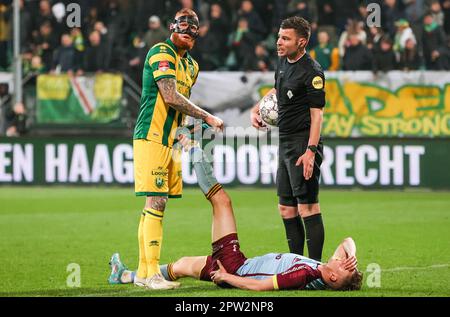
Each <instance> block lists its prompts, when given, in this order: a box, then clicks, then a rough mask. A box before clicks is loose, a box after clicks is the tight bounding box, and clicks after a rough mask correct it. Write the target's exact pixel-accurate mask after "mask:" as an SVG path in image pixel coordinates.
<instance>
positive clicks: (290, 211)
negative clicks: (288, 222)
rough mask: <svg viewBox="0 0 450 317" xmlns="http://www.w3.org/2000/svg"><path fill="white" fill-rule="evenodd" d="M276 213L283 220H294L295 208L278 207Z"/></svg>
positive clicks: (296, 211)
mask: <svg viewBox="0 0 450 317" xmlns="http://www.w3.org/2000/svg"><path fill="white" fill-rule="evenodd" d="M278 211H279V212H280V216H281V218H283V219H288V218H294V217H295V216H297V213H298V210H297V207H292V206H284V205H278Z"/></svg>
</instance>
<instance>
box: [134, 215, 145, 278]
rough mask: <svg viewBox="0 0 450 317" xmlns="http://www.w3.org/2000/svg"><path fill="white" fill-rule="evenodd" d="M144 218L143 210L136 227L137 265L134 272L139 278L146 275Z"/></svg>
mask: <svg viewBox="0 0 450 317" xmlns="http://www.w3.org/2000/svg"><path fill="white" fill-rule="evenodd" d="M144 219H145V212H143V213H142V215H141V220H140V221H139V229H138V240H139V266H138V269H137V272H136V276H137V277H140V278H146V277H147V261H146V258H145V243H144Z"/></svg>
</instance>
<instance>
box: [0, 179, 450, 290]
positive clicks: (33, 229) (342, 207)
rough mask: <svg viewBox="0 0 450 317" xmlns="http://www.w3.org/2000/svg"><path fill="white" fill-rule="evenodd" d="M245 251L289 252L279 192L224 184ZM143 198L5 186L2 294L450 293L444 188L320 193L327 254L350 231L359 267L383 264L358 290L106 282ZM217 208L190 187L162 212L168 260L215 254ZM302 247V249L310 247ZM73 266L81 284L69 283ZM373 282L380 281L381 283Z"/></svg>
mask: <svg viewBox="0 0 450 317" xmlns="http://www.w3.org/2000/svg"><path fill="white" fill-rule="evenodd" d="M228 192H229V194H230V196H231V197H232V200H233V206H234V210H235V214H236V218H237V224H238V231H239V237H240V243H241V248H242V251H243V252H244V254H245V255H246V256H247V257H252V256H257V255H263V254H265V253H269V252H287V251H288V249H287V242H286V241H285V237H284V227H283V224H282V221H281V219H280V217H279V215H278V211H277V207H276V205H277V198H276V196H275V190H273V189H228ZM143 203H144V200H143V198H136V197H134V193H133V191H132V189H124V188H94V187H91V188H74V187H72V188H65V187H52V188H42V187H39V188H36V187H0V232H1V240H0V255H1V269H0V281H1V282H0V296H177V297H183V296H217V297H224V296H236V297H241V296H450V219H449V217H450V194H449V193H448V192H401V191H392V192H380V191H377V192H366V191H357V192H355V191H329V190H323V191H322V192H321V207H322V212H323V218H324V223H325V248H324V258H328V257H329V256H330V255H331V254H332V253H333V251H334V248H335V247H336V246H337V245H338V243H339V242H340V241H341V240H342V238H344V237H346V236H352V237H353V238H354V239H355V241H356V244H357V247H358V252H357V255H358V259H359V268H360V269H361V270H362V271H366V269H367V267H368V266H369V264H371V263H376V264H377V265H379V266H380V268H381V274H380V277H381V278H380V285H379V286H380V287H369V286H368V285H372V286H373V284H374V282H376V281H377V280H376V278H375V276H374V275H373V274H372V273H373V272H365V278H364V284H363V289H362V290H361V291H357V292H333V291H283V292H276V291H274V292H264V293H258V292H250V291H242V290H236V289H220V288H218V287H216V286H215V285H214V284H213V283H208V282H202V281H196V280H194V279H184V280H181V282H182V287H181V288H180V289H178V290H174V291H164V292H157V293H156V292H150V291H147V290H144V289H140V288H136V287H134V286H133V285H116V286H111V285H108V284H107V281H106V280H107V277H108V275H109V266H108V261H109V258H110V256H111V254H112V253H113V252H117V251H118V252H120V254H121V258H122V260H123V261H124V262H125V263H126V264H127V265H128V266H129V267H130V268H136V265H137V258H138V247H137V226H138V220H139V216H140V211H141V209H142V206H143ZM210 228H211V208H210V205H209V203H208V202H207V201H206V200H205V199H204V197H203V195H202V194H201V192H200V190H198V189H187V190H185V192H184V197H183V199H181V200H171V201H170V202H169V205H168V208H167V210H166V212H165V218H164V240H163V249H162V256H161V260H162V262H163V263H165V262H167V261H173V260H176V259H177V258H178V257H180V256H184V255H206V254H209V253H210V242H211V241H210ZM305 250H306V248H305ZM70 263H77V264H78V265H79V266H80V270H81V272H80V273H81V287H80V288H70V287H68V286H67V283H66V280H67V278H68V276H69V274H70V272H67V267H68V265H69V264H70ZM375 284H376V283H375Z"/></svg>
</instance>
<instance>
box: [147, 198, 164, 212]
mask: <svg viewBox="0 0 450 317" xmlns="http://www.w3.org/2000/svg"><path fill="white" fill-rule="evenodd" d="M166 204H167V197H164V196H148V197H147V199H146V201H145V208H146V209H154V210H158V211H164V209H165V208H166Z"/></svg>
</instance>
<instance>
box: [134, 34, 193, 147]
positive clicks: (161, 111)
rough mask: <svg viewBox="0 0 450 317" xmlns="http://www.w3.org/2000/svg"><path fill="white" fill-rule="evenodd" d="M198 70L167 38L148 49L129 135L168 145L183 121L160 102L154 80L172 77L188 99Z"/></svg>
mask: <svg viewBox="0 0 450 317" xmlns="http://www.w3.org/2000/svg"><path fill="white" fill-rule="evenodd" d="M198 71H199V67H198V64H197V62H196V61H195V60H194V59H193V58H192V57H191V56H190V55H189V54H188V53H187V52H186V54H185V55H184V56H180V55H179V54H178V50H177V48H176V46H175V45H174V44H173V42H172V41H171V40H170V39H167V40H166V41H165V42H161V43H158V44H156V45H154V46H153V47H152V48H151V49H150V50H149V52H148V53H147V57H146V58H145V64H144V71H143V74H142V96H141V106H140V109H139V116H138V118H137V122H136V126H135V128H134V136H133V138H134V139H135V140H136V139H146V140H150V141H155V142H158V143H161V144H163V145H165V146H172V144H173V141H174V136H175V130H176V129H177V127H179V126H180V125H181V123H182V122H183V114H182V113H180V112H178V111H176V110H175V109H174V108H172V107H170V106H169V105H168V104H166V103H165V102H164V99H163V97H162V95H161V94H160V92H159V90H158V85H157V84H156V82H157V81H158V80H160V79H162V78H174V79H176V81H177V91H178V92H179V93H181V94H182V95H183V96H185V97H186V98H189V97H190V95H191V89H192V86H193V85H194V83H195V81H196V80H197V76H198Z"/></svg>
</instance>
